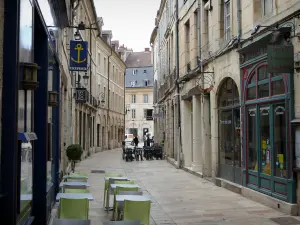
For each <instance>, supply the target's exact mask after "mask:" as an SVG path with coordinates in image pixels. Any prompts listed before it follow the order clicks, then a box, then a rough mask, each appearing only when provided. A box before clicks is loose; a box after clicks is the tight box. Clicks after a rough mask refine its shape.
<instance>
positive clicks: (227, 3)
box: [224, 0, 231, 40]
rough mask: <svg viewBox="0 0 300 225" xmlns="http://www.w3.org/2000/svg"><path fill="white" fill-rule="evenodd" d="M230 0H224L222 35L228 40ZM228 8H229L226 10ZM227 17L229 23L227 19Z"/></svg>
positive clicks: (229, 32) (229, 31)
mask: <svg viewBox="0 0 300 225" xmlns="http://www.w3.org/2000/svg"><path fill="white" fill-rule="evenodd" d="M230 3H231V2H230V0H224V37H225V40H230V34H231V10H230V7H231V4H230ZM227 7H228V8H227ZM227 9H229V10H227ZM227 19H229V23H228V21H227Z"/></svg>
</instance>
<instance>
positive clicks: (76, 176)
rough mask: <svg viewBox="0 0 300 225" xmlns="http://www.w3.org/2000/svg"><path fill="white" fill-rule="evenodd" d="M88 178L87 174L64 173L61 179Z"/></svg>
mask: <svg viewBox="0 0 300 225" xmlns="http://www.w3.org/2000/svg"><path fill="white" fill-rule="evenodd" d="M68 178H69V179H88V176H82V175H75V174H70V175H65V176H63V179H68Z"/></svg>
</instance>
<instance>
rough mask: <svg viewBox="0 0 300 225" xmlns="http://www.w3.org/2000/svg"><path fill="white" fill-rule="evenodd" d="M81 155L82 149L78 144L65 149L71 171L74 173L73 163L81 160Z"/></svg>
mask: <svg viewBox="0 0 300 225" xmlns="http://www.w3.org/2000/svg"><path fill="white" fill-rule="evenodd" d="M82 153H83V149H82V147H81V145H79V144H73V145H69V146H68V147H67V156H68V158H69V160H70V161H71V168H72V171H73V172H74V171H75V163H76V162H77V161H80V160H81V155H82Z"/></svg>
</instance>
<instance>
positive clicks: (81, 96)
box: [75, 88, 88, 103]
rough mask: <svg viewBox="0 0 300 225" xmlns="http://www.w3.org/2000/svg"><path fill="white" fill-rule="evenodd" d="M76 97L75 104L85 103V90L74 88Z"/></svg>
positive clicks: (86, 96) (86, 93)
mask: <svg viewBox="0 0 300 225" xmlns="http://www.w3.org/2000/svg"><path fill="white" fill-rule="evenodd" d="M75 93H76V96H75V101H76V103H86V102H87V98H88V92H87V90H86V88H76V92H75Z"/></svg>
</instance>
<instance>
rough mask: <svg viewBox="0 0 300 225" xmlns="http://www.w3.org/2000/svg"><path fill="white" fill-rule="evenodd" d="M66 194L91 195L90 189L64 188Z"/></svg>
mask: <svg viewBox="0 0 300 225" xmlns="http://www.w3.org/2000/svg"><path fill="white" fill-rule="evenodd" d="M64 193H90V190H89V189H68V188H64Z"/></svg>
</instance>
